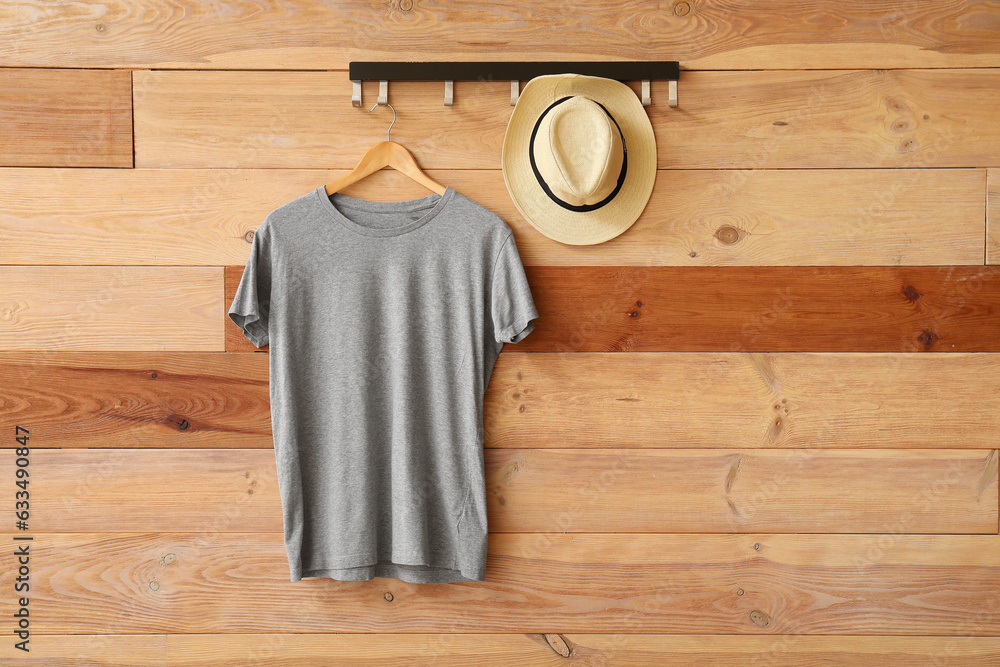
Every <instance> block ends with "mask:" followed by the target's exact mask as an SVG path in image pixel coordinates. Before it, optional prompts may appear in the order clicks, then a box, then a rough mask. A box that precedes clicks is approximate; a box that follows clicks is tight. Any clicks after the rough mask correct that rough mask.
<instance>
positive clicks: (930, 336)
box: [917, 329, 938, 348]
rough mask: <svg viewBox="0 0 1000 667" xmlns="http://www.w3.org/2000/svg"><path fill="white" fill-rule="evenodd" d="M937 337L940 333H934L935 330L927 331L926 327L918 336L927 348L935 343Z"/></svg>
mask: <svg viewBox="0 0 1000 667" xmlns="http://www.w3.org/2000/svg"><path fill="white" fill-rule="evenodd" d="M937 339H938V335H937V334H936V333H934V332H933V331H927V330H926V329H925V330H924V331H922V332H920V335H919V336H918V337H917V340H919V341H920V344H921V345H923V346H924V347H925V348H926V347H930V346H931V345H933V344H934V341H936V340H937Z"/></svg>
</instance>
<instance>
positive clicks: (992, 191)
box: [986, 169, 1000, 264]
mask: <svg viewBox="0 0 1000 667" xmlns="http://www.w3.org/2000/svg"><path fill="white" fill-rule="evenodd" d="M988 174H989V177H988V179H987V191H986V263H987V264H1000V170H998V169H990V170H988Z"/></svg>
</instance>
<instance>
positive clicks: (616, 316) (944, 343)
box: [223, 266, 1000, 352]
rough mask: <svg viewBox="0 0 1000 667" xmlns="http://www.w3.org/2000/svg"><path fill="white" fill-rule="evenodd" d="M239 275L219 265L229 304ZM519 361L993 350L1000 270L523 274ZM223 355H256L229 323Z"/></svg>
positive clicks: (597, 269) (574, 269) (585, 269)
mask: <svg viewBox="0 0 1000 667" xmlns="http://www.w3.org/2000/svg"><path fill="white" fill-rule="evenodd" d="M242 272H243V267H242V266H228V267H226V276H225V281H226V302H227V303H231V302H232V299H233V295H235V293H236V288H237V286H238V285H239V280H240V276H241V275H242ZM525 273H526V275H527V278H528V283H529V285H530V287H531V292H532V297H533V300H534V302H535V306H536V308H537V310H538V313H539V316H538V318H537V319H536V320H535V322H536V324H535V329H534V331H533V332H532V333H531V335H530V336H528V337H527V338H525V339H524V340H522V341H521V342H519V343H517V345H507V346H505V348H506V349H510V350H512V351H514V352H663V351H669V352H724V351H730V352H996V351H1000V336H998V335H997V333H998V332H1000V310H998V309H997V308H996V304H997V303H998V302H1000V269H996V268H994V267H983V266H979V267H971V266H964V267H963V266H957V267H956V266H926V267H921V266H906V267H896V266H892V267H854V266H835V267H809V266H806V267H713V266H700V267H672V266H647V267H632V266H527V267H525ZM225 319H226V320H227V321H224V322H223V324H224V325H225V327H226V349H227V350H231V351H239V350H243V351H246V350H255V349H256V348H254V346H253V344H252V343H250V341H248V340H247V339H246V337H245V336H244V335H243V334H242V332H241V331H240V329H239V328H238V327H237V326H236V325H235V324H234V323H232V322H231V321H228V319H229V318H228V317H225Z"/></svg>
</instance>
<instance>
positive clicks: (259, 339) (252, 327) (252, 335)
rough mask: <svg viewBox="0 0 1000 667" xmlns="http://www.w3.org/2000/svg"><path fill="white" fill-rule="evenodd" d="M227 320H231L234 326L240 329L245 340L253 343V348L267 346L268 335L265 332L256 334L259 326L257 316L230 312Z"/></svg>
mask: <svg viewBox="0 0 1000 667" xmlns="http://www.w3.org/2000/svg"><path fill="white" fill-rule="evenodd" d="M229 319H231V320H232V321H233V322H234V323H235V324H236V326H238V327H239V328H240V331H242V332H243V335H244V336H246V338H247V340H249V341H250V342H251V343H253V344H254V346H255V347H264V346H265V345H267V338H268V334H267V333H266V332H258V327H259V326H260V317H259V316H257V315H244V314H241V313H237V312H231V313H229Z"/></svg>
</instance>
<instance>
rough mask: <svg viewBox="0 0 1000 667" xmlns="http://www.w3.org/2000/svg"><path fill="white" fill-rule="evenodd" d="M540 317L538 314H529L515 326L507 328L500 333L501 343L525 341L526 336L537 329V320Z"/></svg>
mask: <svg viewBox="0 0 1000 667" xmlns="http://www.w3.org/2000/svg"><path fill="white" fill-rule="evenodd" d="M536 317H538V313H529V314H528V315H526V316H524V317H522V318H520V319H519V320H518V321H516V322H515V323H514V324H512V325H510V326H508V327H505V328H504V329H503V330H502V331H501V332H500V336H499V337H500V341H499V342H501V343H518V342H520V341H522V340H524V338H525V336H527V335H528V334H530V333H531V332H532V331H533V330H534V328H535V322H534V320H535V318H536Z"/></svg>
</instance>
